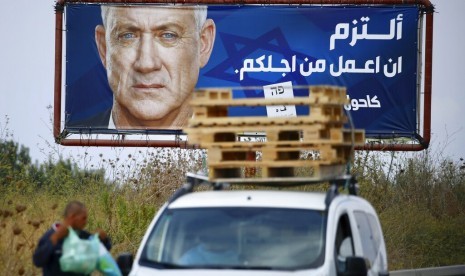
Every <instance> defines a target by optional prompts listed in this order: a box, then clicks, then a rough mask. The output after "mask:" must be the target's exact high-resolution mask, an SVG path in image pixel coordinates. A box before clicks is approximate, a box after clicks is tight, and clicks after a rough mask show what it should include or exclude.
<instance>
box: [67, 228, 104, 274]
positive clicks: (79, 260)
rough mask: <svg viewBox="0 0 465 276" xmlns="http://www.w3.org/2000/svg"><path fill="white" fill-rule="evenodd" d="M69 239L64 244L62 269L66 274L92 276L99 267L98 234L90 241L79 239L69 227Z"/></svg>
mask: <svg viewBox="0 0 465 276" xmlns="http://www.w3.org/2000/svg"><path fill="white" fill-rule="evenodd" d="M68 229H69V234H68V237H66V238H65V241H64V242H63V249H62V256H61V258H60V267H61V270H62V271H64V272H74V273H81V274H90V273H91V272H92V271H94V270H95V269H96V267H97V262H98V259H99V246H100V241H99V239H98V234H95V235H92V236H91V237H90V238H89V239H88V240H83V239H80V238H79V237H78V235H77V234H76V232H75V231H74V230H73V228H71V227H69V228H68Z"/></svg>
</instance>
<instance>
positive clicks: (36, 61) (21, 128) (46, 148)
mask: <svg viewBox="0 0 465 276" xmlns="http://www.w3.org/2000/svg"><path fill="white" fill-rule="evenodd" d="M432 3H433V4H434V5H435V7H436V12H435V14H434V40H433V87H432V93H433V97H432V114H431V118H432V125H431V130H432V133H431V137H432V138H431V143H430V149H431V151H433V152H436V153H439V154H441V155H442V156H443V157H447V158H451V159H452V160H455V161H456V160H458V159H459V158H462V157H463V158H465V146H464V145H465V142H464V141H465V120H464V119H463V118H464V117H462V116H463V115H462V112H463V110H462V109H464V104H465V88H464V84H463V83H462V81H463V80H464V78H465V53H464V49H465V31H464V30H463V29H462V28H463V27H465V16H463V14H462V13H463V10H465V1H463V0H441V1H439V0H436V1H432ZM54 5H55V2H54V1H52V0H41V1H31V0H15V1H9V2H5V3H4V4H3V7H2V14H1V16H0V32H1V34H2V35H3V39H2V43H1V50H0V138H4V135H5V133H7V132H8V133H10V134H12V135H13V140H14V141H16V142H18V143H19V144H21V145H24V146H26V147H28V148H29V150H30V155H31V157H32V159H33V160H34V161H38V162H42V161H44V160H47V159H48V158H49V156H50V155H51V154H52V155H54V156H58V154H61V155H62V156H63V157H65V158H67V157H73V156H74V157H76V156H81V155H82V153H83V152H87V153H88V154H90V155H94V156H98V155H99V154H104V155H115V154H117V155H122V154H127V153H131V152H133V151H138V150H141V149H136V148H129V149H112V148H102V147H100V148H79V147H64V146H60V145H56V144H55V143H54V138H53V134H52V121H51V118H52V117H53V114H52V109H51V106H52V105H53V91H54V87H53V85H54V57H55V12H54ZM6 129H8V131H7V130H6ZM2 135H3V136H2ZM143 150H144V151H145V150H146V149H143ZM55 158H56V157H55ZM78 158H79V157H78Z"/></svg>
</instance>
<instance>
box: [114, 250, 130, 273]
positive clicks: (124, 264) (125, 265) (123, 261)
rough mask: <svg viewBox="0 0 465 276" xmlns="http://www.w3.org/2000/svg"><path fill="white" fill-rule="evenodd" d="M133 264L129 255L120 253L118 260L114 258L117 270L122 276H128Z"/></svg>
mask: <svg viewBox="0 0 465 276" xmlns="http://www.w3.org/2000/svg"><path fill="white" fill-rule="evenodd" d="M133 262H134V257H133V256H132V254H131V253H121V254H120V255H118V258H116V263H117V264H118V267H119V270H121V273H122V274H123V276H127V275H129V272H131V268H132V263H133Z"/></svg>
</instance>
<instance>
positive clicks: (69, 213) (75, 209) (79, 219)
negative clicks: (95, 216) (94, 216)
mask: <svg viewBox="0 0 465 276" xmlns="http://www.w3.org/2000/svg"><path fill="white" fill-rule="evenodd" d="M63 218H64V220H65V222H66V223H67V224H68V225H69V226H71V227H72V228H73V229H76V230H82V229H84V227H85V226H86V224H87V208H86V206H85V205H84V204H83V203H82V202H80V201H71V202H69V203H68V204H67V205H66V207H65V211H64V212H63Z"/></svg>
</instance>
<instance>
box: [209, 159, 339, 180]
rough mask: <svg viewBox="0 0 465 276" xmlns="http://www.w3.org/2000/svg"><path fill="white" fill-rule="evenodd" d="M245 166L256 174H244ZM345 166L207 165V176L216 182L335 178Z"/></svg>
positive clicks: (313, 164) (314, 164) (315, 164)
mask: <svg viewBox="0 0 465 276" xmlns="http://www.w3.org/2000/svg"><path fill="white" fill-rule="evenodd" d="M247 168H255V169H257V174H256V175H250V174H249V175H248V174H246V169H247ZM345 170H346V166H345V165H343V164H341V165H324V164H317V163H311V164H310V163H309V164H306V166H303V167H296V166H282V167H279V166H267V165H259V166H233V165H229V166H226V165H221V166H215V165H213V166H209V172H208V178H209V179H210V180H211V181H218V182H228V181H230V182H238V181H244V180H249V181H250V182H253V180H254V179H255V178H257V179H260V180H261V181H263V180H266V179H273V178H280V179H284V180H285V179H286V178H288V179H290V178H296V177H299V178H305V179H306V180H308V181H316V180H321V179H330V178H335V177H338V176H341V175H344V174H345Z"/></svg>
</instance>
